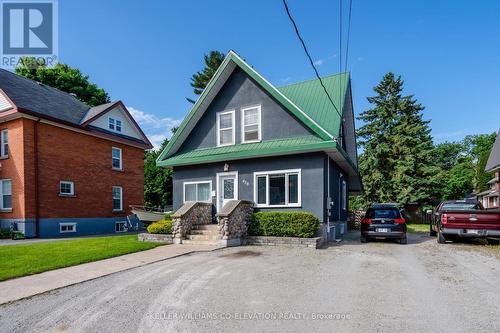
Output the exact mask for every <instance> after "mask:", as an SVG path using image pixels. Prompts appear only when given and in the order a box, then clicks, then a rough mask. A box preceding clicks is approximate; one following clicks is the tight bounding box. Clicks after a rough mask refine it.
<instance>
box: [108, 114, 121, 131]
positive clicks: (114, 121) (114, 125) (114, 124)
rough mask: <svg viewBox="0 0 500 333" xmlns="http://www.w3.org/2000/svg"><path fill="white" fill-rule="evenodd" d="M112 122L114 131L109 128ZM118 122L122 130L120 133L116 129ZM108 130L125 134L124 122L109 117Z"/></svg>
mask: <svg viewBox="0 0 500 333" xmlns="http://www.w3.org/2000/svg"><path fill="white" fill-rule="evenodd" d="M111 120H113V127H114V129H111V128H109V122H110V121H111ZM117 121H119V122H120V130H119V131H118V130H117V129H116V122H117ZM108 130H109V131H113V132H116V133H123V121H122V120H121V119H116V118H113V117H108Z"/></svg>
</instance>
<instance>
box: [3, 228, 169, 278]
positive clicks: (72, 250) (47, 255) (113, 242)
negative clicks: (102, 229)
mask: <svg viewBox="0 0 500 333" xmlns="http://www.w3.org/2000/svg"><path fill="white" fill-rule="evenodd" d="M160 245H162V244H159V243H145V242H139V241H138V240H137V235H125V236H113V237H95V238H80V239H74V240H66V241H55V242H46V243H31V244H19V245H5V246H0V258H2V259H1V260H0V281H3V280H7V279H11V278H15V277H20V276H25V275H31V274H35V273H41V272H45V271H49V270H52V269H56V268H62V267H68V266H74V265H78V264H83V263H86V262H91V261H96V260H101V259H106V258H111V257H116V256H119V255H122V254H127V253H132V252H138V251H143V250H149V249H152V248H154V247H157V246H160Z"/></svg>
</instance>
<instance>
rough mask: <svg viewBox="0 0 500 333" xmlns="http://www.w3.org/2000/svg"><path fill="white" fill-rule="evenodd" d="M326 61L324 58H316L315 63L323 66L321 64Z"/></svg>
mask: <svg viewBox="0 0 500 333" xmlns="http://www.w3.org/2000/svg"><path fill="white" fill-rule="evenodd" d="M324 62H325V61H324V60H323V59H318V60H316V61H315V62H314V65H316V66H321V65H323V63H324Z"/></svg>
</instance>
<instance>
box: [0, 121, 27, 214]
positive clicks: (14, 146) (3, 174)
mask: <svg viewBox="0 0 500 333" xmlns="http://www.w3.org/2000/svg"><path fill="white" fill-rule="evenodd" d="M3 129H8V130H9V157H8V158H6V159H0V163H1V167H0V179H11V180H12V212H0V219H8V218H25V217H26V216H25V207H26V202H25V196H24V146H23V140H24V132H23V120H22V119H16V120H12V121H9V122H6V123H2V124H0V130H3Z"/></svg>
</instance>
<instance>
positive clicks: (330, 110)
mask: <svg viewBox="0 0 500 333" xmlns="http://www.w3.org/2000/svg"><path fill="white" fill-rule="evenodd" d="M321 81H323V84H324V85H325V88H326V90H327V91H328V93H329V95H330V97H331V98H332V100H333V103H334V104H335V106H336V107H337V109H338V112H337V110H335V108H334V107H333V105H332V103H331V102H330V100H329V99H328V96H327V95H326V94H325V91H324V90H323V87H322V86H321V84H320V82H319V80H318V79H314V80H308V81H303V82H298V83H293V84H290V85H286V86H283V87H278V90H279V91H281V92H282V93H283V94H284V95H285V96H286V97H288V98H289V99H290V100H291V101H292V102H293V103H294V104H296V105H297V106H298V107H299V108H300V109H301V110H302V111H304V112H305V113H306V114H307V115H308V116H309V117H311V118H312V119H314V121H316V123H318V124H319V125H320V126H321V127H323V128H324V129H325V130H326V131H328V132H329V133H330V134H332V135H333V136H335V137H338V136H339V131H340V123H341V116H340V115H339V113H340V114H342V110H343V106H344V102H345V96H346V92H347V86H348V83H349V73H341V74H335V75H330V76H325V77H322V78H321Z"/></svg>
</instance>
